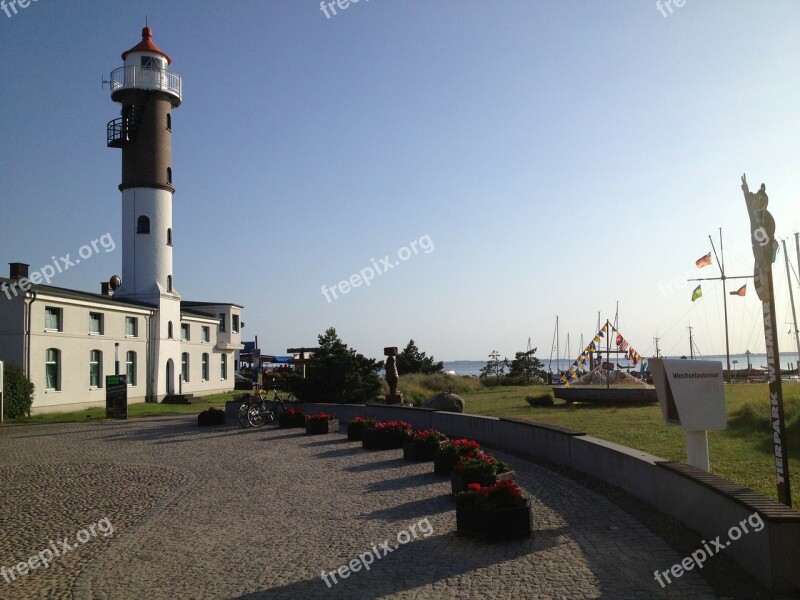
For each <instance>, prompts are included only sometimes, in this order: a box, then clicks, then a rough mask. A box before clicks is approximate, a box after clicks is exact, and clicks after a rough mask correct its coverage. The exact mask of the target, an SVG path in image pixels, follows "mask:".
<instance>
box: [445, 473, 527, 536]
mask: <svg viewBox="0 0 800 600" xmlns="http://www.w3.org/2000/svg"><path fill="white" fill-rule="evenodd" d="M456 531H457V533H459V534H461V535H464V536H468V537H478V538H481V539H486V540H507V539H514V538H522V537H528V536H530V535H531V533H532V532H533V516H532V513H531V501H530V500H529V499H526V498H523V497H522V492H521V490H520V489H519V487H518V486H517V484H516V483H514V482H513V481H498V482H497V483H496V484H495V485H491V486H482V485H480V484H477V483H473V484H470V485H469V486H468V487H467V489H466V490H465V491H463V492H461V493H459V494H457V495H456Z"/></svg>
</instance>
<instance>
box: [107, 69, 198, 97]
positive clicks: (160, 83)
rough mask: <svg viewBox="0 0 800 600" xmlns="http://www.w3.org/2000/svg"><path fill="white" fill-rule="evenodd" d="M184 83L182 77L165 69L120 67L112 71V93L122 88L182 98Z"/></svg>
mask: <svg viewBox="0 0 800 600" xmlns="http://www.w3.org/2000/svg"><path fill="white" fill-rule="evenodd" d="M182 86H183V83H182V81H181V77H180V75H176V74H175V73H170V72H169V71H167V70H164V69H153V68H149V67H136V66H128V67H120V68H118V69H114V70H113V71H111V92H112V93H113V92H115V91H116V90H118V89H121V88H136V89H142V90H158V91H162V92H167V93H169V94H174V95H175V96H177V97H178V98H179V99H180V98H181V92H182V89H181V88H182Z"/></svg>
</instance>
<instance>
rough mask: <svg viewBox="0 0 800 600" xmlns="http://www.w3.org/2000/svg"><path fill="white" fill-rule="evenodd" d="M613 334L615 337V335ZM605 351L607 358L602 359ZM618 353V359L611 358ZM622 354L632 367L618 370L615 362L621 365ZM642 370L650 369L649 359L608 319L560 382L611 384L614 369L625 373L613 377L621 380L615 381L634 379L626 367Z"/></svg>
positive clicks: (623, 381) (563, 374)
mask: <svg viewBox="0 0 800 600" xmlns="http://www.w3.org/2000/svg"><path fill="white" fill-rule="evenodd" d="M612 336H613V337H612ZM603 354H605V355H606V357H605V358H606V359H605V360H603ZM612 354H614V355H616V360H614V361H612V360H611V355H612ZM620 357H622V358H624V359H627V360H629V361H631V362H632V365H631V366H630V367H624V368H621V369H620V370H618V371H615V363H616V365H617V366H620V365H619V362H618V361H619V358H620ZM637 368H638V370H639V372H640V373H644V372H645V371H646V370H647V359H646V358H644V357H643V356H642V355H641V354H639V353H638V352H637V351H636V349H635V348H634V347H633V346H632V345H631V344H630V343H629V342H628V340H626V339H625V337H624V336H623V335H622V334H621V333H620V332H619V331H618V330H617V329H616V328H615V327H614V326H613V325H612V324H611V322H610V321H608V320H606V323H605V325H603V327H601V328H600V331H598V332H597V334H596V335H595V336H594V338H592V341H591V342H589V345H588V346H586V348H584V349H583V352H581V353H580V355H579V356H578V358H576V359H575V360H574V361H573V363H572V365H571V366H570V368H569V370H568V371H567V372H566V373H562V375H561V383H562V384H564V385H570V384H571V383H587V384H593V383H608V382H609V380H610V378H611V372H616V373H624V376H623V375H621V374H620V375H618V376H614V377H615V378H616V379H618V381H615V383H625V381H626V380H627V381H629V382H632V381H631V380H634V379H635V378H634V377H632V376H631V375H630V374H628V373H625V371H624V370H623V369H637Z"/></svg>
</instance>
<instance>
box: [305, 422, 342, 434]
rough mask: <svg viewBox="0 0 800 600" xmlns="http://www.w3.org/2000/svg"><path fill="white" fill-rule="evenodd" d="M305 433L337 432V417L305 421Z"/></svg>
mask: <svg viewBox="0 0 800 600" xmlns="http://www.w3.org/2000/svg"><path fill="white" fill-rule="evenodd" d="M306 433H307V434H308V435H325V434H326V433H339V419H330V420H316V421H306Z"/></svg>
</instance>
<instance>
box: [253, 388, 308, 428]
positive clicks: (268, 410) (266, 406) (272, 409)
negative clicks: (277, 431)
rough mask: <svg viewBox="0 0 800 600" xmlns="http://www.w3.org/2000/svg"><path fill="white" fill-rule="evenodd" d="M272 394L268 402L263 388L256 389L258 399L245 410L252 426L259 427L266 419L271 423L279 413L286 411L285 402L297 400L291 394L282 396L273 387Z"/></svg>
mask: <svg viewBox="0 0 800 600" xmlns="http://www.w3.org/2000/svg"><path fill="white" fill-rule="evenodd" d="M272 394H273V396H272V401H271V402H270V401H268V400H267V399H266V397H265V396H266V392H264V390H263V389H261V390H259V391H258V396H259V397H258V400H256V401H255V402H254V403H252V404H251V405H250V408H249V410H248V411H247V419H248V421H249V422H250V425H251V426H252V427H261V426H262V425H263V424H264V423H266V422H267V421H269V422H270V423H271V422H273V421H275V420H277V419H278V417H279V416H280V415H281V413H283V412H284V411H286V404H285V402H291V403H294V402H296V401H297V400H296V399H295V397H294V395H293V394H289V395H288V396H286V397H282V396H281V395H280V394H278V390H277V389H275V388H273V390H272Z"/></svg>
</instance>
